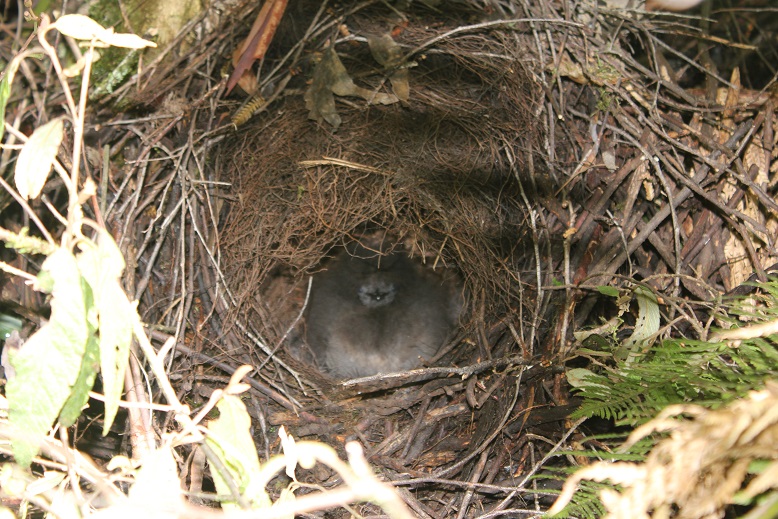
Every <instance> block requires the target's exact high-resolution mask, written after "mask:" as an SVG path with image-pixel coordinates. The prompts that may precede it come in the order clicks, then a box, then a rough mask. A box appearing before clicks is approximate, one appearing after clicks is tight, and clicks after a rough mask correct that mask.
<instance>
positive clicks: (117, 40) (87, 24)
mask: <svg viewBox="0 0 778 519" xmlns="http://www.w3.org/2000/svg"><path fill="white" fill-rule="evenodd" d="M54 26H55V27H56V28H57V30H58V31H59V32H61V33H62V34H64V35H66V36H70V37H72V38H76V39H77V40H92V39H96V40H100V41H102V42H103V43H107V44H108V45H113V46H114V47H125V48H128V49H142V48H144V47H156V46H157V44H156V43H154V42H153V41H148V40H144V39H143V38H140V37H139V36H136V35H134V34H125V33H115V32H113V29H106V28H105V27H103V26H102V25H100V24H99V23H97V22H96V21H94V20H92V19H91V18H89V17H88V16H84V15H83V14H66V15H64V16H62V17H60V18H59V19H57V21H56V22H55V23H54Z"/></svg>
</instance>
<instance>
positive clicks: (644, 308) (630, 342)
mask: <svg viewBox="0 0 778 519" xmlns="http://www.w3.org/2000/svg"><path fill="white" fill-rule="evenodd" d="M635 299H636V300H637V302H638V318H637V321H635V329H634V331H633V332H632V335H631V336H630V337H629V339H627V340H626V341H624V345H623V346H622V347H621V348H619V351H617V352H616V358H622V359H623V358H625V357H624V353H625V352H627V353H628V354H629V358H633V357H634V356H636V355H639V354H641V352H643V351H644V350H646V349H647V347H649V346H651V345H650V344H646V341H647V340H648V338H650V337H651V336H652V335H654V334H655V333H656V332H658V331H659V321H660V315H659V304H658V303H657V299H656V294H654V293H653V292H651V291H650V290H648V289H646V288H643V287H640V286H639V287H637V288H636V289H635Z"/></svg>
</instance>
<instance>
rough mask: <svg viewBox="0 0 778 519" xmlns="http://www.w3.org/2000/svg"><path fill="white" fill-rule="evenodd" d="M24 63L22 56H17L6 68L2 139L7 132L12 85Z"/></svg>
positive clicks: (0, 86)
mask: <svg viewBox="0 0 778 519" xmlns="http://www.w3.org/2000/svg"><path fill="white" fill-rule="evenodd" d="M21 62H22V58H21V57H20V56H16V57H15V58H14V59H12V60H11V62H10V63H9V64H8V66H7V67H5V74H4V75H3V79H2V80H0V139H2V138H3V132H5V124H4V122H5V107H6V106H7V105H8V99H9V98H10V97H11V85H12V84H13V82H14V76H15V75H16V71H17V70H18V69H19V64H20V63H21Z"/></svg>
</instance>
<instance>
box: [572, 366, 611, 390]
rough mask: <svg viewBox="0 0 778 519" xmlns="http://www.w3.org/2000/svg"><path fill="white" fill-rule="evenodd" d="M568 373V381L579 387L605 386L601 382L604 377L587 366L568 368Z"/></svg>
mask: <svg viewBox="0 0 778 519" xmlns="http://www.w3.org/2000/svg"><path fill="white" fill-rule="evenodd" d="M565 375H567V382H568V383H569V384H570V385H571V386H573V387H575V388H578V389H581V388H585V387H605V386H603V385H602V384H601V383H599V382H596V381H601V380H602V377H601V376H600V375H596V374H595V373H594V372H592V371H590V370H588V369H585V368H573V369H568V370H567V372H566V373H565Z"/></svg>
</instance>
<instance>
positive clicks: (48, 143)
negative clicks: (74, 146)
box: [14, 118, 65, 200]
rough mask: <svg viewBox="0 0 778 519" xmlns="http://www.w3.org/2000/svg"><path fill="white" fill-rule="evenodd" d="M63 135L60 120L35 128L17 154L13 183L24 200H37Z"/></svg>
mask: <svg viewBox="0 0 778 519" xmlns="http://www.w3.org/2000/svg"><path fill="white" fill-rule="evenodd" d="M64 135H65V126H64V124H63V122H62V119H61V118H57V119H54V120H53V121H49V122H47V123H46V124H44V125H43V126H40V127H38V128H36V129H35V131H34V132H32V135H31V136H30V139H29V140H28V141H27V143H26V144H25V145H24V147H23V148H22V151H21V152H20V153H19V158H18V160H17V161H16V169H15V171H14V182H15V183H16V189H18V190H19V194H20V195H22V197H24V199H25V200H26V199H28V198H37V197H38V195H39V194H40V193H41V190H42V189H43V186H44V184H45V183H46V179H47V178H48V176H49V172H50V171H51V166H52V165H53V164H54V161H55V160H56V158H57V151H59V145H60V144H62V137H63V136H64Z"/></svg>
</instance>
